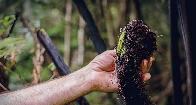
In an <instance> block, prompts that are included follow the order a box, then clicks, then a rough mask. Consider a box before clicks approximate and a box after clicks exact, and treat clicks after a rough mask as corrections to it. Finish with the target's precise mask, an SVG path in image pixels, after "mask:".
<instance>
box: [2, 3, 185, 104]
mask: <svg viewBox="0 0 196 105" xmlns="http://www.w3.org/2000/svg"><path fill="white" fill-rule="evenodd" d="M79 1H80V0H79ZM81 1H83V0H81ZM76 2H77V0H75V2H74V1H72V0H0V37H1V38H0V92H4V91H12V90H16V89H20V88H23V87H26V86H30V85H34V84H39V83H41V82H44V81H47V80H51V79H54V78H57V77H59V74H58V72H57V70H56V69H55V66H54V64H53V63H52V61H51V59H50V57H49V56H48V55H47V54H46V51H45V50H44V48H43V46H42V45H40V44H39V41H38V40H37V37H36V31H37V30H38V29H40V28H43V29H45V31H46V32H47V33H48V35H49V37H50V38H51V40H52V42H53V43H54V44H55V46H56V47H57V49H58V51H59V52H60V54H61V55H62V56H63V58H64V60H65V63H66V64H67V65H68V67H69V69H70V71H71V72H74V71H75V70H78V69H79V68H81V67H83V66H85V65H87V64H88V63H89V62H90V61H91V60H92V59H93V58H94V57H95V56H96V55H98V54H99V53H98V52H97V49H96V47H95V46H94V44H93V42H92V40H91V39H90V36H93V34H96V35H100V37H101V38H102V40H103V42H104V43H102V44H104V45H105V50H109V49H114V48H115V46H116V44H117V41H118V35H119V32H120V28H121V27H123V26H124V25H126V24H127V23H128V22H129V21H131V20H134V19H142V20H143V21H144V22H145V23H146V24H148V26H149V27H150V28H151V30H152V31H154V32H155V33H156V34H157V36H158V37H157V45H158V50H157V52H156V54H155V61H154V63H153V65H152V67H151V70H150V73H151V75H152V78H151V79H150V80H149V81H148V82H147V84H148V86H147V87H148V90H149V93H150V95H151V96H152V99H153V100H154V101H155V102H156V103H157V105H172V103H173V84H172V71H171V50H170V28H169V27H170V26H169V24H170V22H169V7H168V0H84V2H85V4H86V6H87V8H88V10H89V11H90V13H91V16H92V18H93V20H94V22H92V24H93V23H94V24H95V25H96V26H97V29H98V31H97V32H96V31H95V32H94V33H92V32H91V33H90V32H89V28H88V27H87V26H88V24H87V23H86V22H85V21H84V20H83V18H82V17H81V15H80V13H79V11H78V8H77V7H76ZM90 25H91V24H90ZM179 32H180V31H179ZM180 37H181V36H179V39H176V40H179V42H180V43H179V50H180V60H179V62H180V65H181V66H180V69H181V72H182V74H183V75H182V82H183V85H182V92H183V102H184V103H185V104H186V103H187V100H188V99H187V90H186V89H187V87H186V71H185V64H184V47H183V43H182V40H181V38H180ZM85 97H86V99H87V100H88V102H89V103H90V104H91V105H120V102H119V99H118V98H117V95H116V93H103V92H92V93H90V94H88V95H86V96H85Z"/></svg>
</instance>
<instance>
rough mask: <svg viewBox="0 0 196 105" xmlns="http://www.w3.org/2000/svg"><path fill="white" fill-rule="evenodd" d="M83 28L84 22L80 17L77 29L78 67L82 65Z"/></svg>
mask: <svg viewBox="0 0 196 105" xmlns="http://www.w3.org/2000/svg"><path fill="white" fill-rule="evenodd" d="M84 28H85V21H84V20H83V18H82V17H80V20H79V29H78V59H77V62H78V65H82V64H83V62H84Z"/></svg>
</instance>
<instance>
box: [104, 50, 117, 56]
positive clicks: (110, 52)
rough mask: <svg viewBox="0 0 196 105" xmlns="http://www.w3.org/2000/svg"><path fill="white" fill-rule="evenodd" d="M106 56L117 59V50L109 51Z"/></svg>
mask: <svg viewBox="0 0 196 105" xmlns="http://www.w3.org/2000/svg"><path fill="white" fill-rule="evenodd" d="M106 54H107V55H111V56H113V57H115V56H116V50H107V51H106Z"/></svg>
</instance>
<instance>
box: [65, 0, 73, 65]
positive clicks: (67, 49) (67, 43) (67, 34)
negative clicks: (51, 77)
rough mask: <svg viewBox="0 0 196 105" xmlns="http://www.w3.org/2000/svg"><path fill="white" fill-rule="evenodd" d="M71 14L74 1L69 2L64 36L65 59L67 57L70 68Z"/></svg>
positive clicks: (66, 61) (68, 0) (69, 0)
mask: <svg viewBox="0 0 196 105" xmlns="http://www.w3.org/2000/svg"><path fill="white" fill-rule="evenodd" d="M71 14H72V1H71V0H67V3H66V14H65V22H66V26H65V36H64V42H65V48H64V57H65V63H66V64H67V65H68V66H69V65H70V40H71V38H70V36H71Z"/></svg>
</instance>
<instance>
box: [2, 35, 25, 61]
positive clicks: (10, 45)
mask: <svg viewBox="0 0 196 105" xmlns="http://www.w3.org/2000/svg"><path fill="white" fill-rule="evenodd" d="M25 42H26V41H25V40H24V39H20V38H12V37H9V38H6V39H4V40H2V41H1V43H0V58H1V57H3V56H4V55H9V54H11V53H13V52H17V51H19V50H20V49H19V48H18V47H17V46H16V45H18V44H24V43H25Z"/></svg>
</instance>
